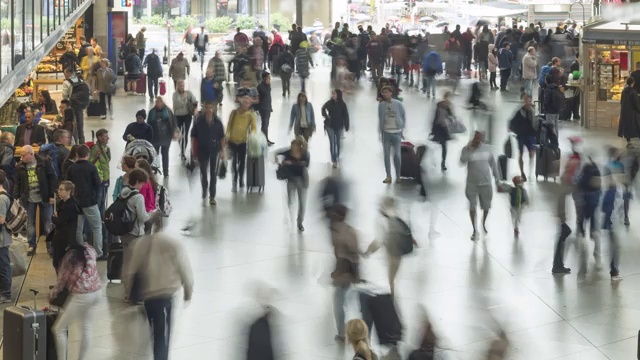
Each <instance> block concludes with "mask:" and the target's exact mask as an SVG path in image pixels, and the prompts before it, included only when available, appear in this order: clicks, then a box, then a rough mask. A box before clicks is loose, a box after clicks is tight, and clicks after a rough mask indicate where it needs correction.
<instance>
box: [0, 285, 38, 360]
mask: <svg viewBox="0 0 640 360" xmlns="http://www.w3.org/2000/svg"><path fill="white" fill-rule="evenodd" d="M32 292H33V293H34V294H35V295H37V294H38V292H37V291H35V290H32ZM2 329H3V346H2V349H3V351H2V353H3V359H5V360H46V359H47V318H46V316H45V313H44V311H42V310H38V308H37V302H36V301H35V300H34V306H33V308H30V307H28V306H10V307H8V308H6V309H4V320H3V325H2Z"/></svg>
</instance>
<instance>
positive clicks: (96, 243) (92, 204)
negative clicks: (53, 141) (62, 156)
mask: <svg viewBox="0 0 640 360" xmlns="http://www.w3.org/2000/svg"><path fill="white" fill-rule="evenodd" d="M67 180H69V181H71V182H72V183H73V184H74V185H75V186H76V195H75V196H76V199H77V200H78V205H80V208H82V215H80V217H79V218H78V230H77V232H76V241H77V242H78V243H79V244H83V243H84V239H83V232H84V220H85V219H86V220H87V222H89V225H90V226H91V233H92V235H93V236H92V238H93V241H92V242H93V244H92V245H93V247H94V249H96V255H97V256H98V260H99V261H104V260H106V256H104V254H103V253H102V217H101V216H100V208H99V207H98V198H99V197H98V194H99V193H100V192H101V191H103V189H102V186H103V185H102V180H100V175H98V169H97V168H96V166H95V165H94V164H92V163H91V162H90V161H89V147H88V146H87V145H80V147H79V148H78V160H77V161H76V162H75V163H74V164H73V165H71V166H70V167H69V170H67Z"/></svg>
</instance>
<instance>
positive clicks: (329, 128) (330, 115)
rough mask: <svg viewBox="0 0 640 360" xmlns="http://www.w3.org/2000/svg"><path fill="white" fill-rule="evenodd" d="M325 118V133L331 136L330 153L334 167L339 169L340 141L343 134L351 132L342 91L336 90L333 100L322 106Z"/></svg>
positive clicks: (332, 93) (332, 96)
mask: <svg viewBox="0 0 640 360" xmlns="http://www.w3.org/2000/svg"><path fill="white" fill-rule="evenodd" d="M321 112H322V116H323V117H324V131H325V132H326V133H327V135H328V136H329V151H330V152H331V162H332V163H333V167H334V168H336V167H338V160H339V159H340V140H341V139H342V132H343V131H349V110H348V109H347V104H346V103H345V102H344V100H343V99H342V90H339V89H335V90H333V91H332V92H331V99H329V101H327V102H326V103H324V105H322V109H321Z"/></svg>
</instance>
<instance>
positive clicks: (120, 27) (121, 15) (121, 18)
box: [111, 11, 129, 70]
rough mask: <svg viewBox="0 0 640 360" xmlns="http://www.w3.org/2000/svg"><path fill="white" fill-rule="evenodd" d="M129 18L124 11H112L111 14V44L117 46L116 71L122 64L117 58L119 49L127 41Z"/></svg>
mask: <svg viewBox="0 0 640 360" xmlns="http://www.w3.org/2000/svg"><path fill="white" fill-rule="evenodd" d="M128 21H129V16H128V14H127V12H126V11H114V12H112V13H111V39H112V42H115V43H117V44H118V47H117V48H115V49H114V50H115V56H114V57H115V58H116V59H117V60H116V62H117V65H116V69H118V70H120V69H121V68H123V66H124V64H123V61H124V60H122V59H120V57H119V56H118V55H119V54H120V48H121V47H122V46H124V44H125V43H126V41H127V33H128V31H129V22H128Z"/></svg>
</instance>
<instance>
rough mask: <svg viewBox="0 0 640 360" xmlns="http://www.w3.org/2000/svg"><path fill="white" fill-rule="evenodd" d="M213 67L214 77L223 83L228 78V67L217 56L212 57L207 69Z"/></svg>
mask: <svg viewBox="0 0 640 360" xmlns="http://www.w3.org/2000/svg"><path fill="white" fill-rule="evenodd" d="M208 68H211V69H213V78H214V79H216V80H218V82H219V83H222V82H223V81H224V80H225V79H226V78H227V69H226V68H225V66H224V61H223V60H222V59H218V58H217V57H212V58H211V60H209V63H208V64H207V69H208Z"/></svg>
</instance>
